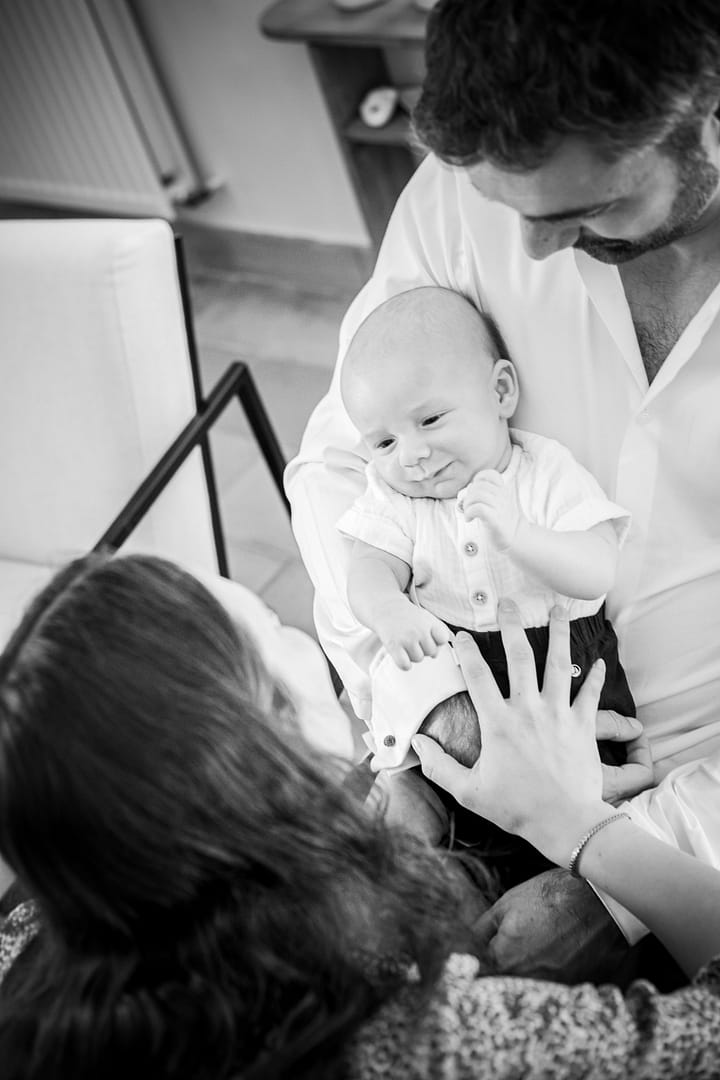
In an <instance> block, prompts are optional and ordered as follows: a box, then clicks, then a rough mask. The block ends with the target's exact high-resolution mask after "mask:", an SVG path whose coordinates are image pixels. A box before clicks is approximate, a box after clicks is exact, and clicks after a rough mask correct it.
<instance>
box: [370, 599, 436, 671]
mask: <svg viewBox="0 0 720 1080" xmlns="http://www.w3.org/2000/svg"><path fill="white" fill-rule="evenodd" d="M374 630H375V632H376V634H377V635H378V637H379V638H380V640H381V641H382V643H383V645H384V646H385V648H386V649H387V651H388V652H389V653H390V655H391V656H392V658H393V660H394V661H395V663H396V664H397V666H398V667H399V668H401V669H402V670H403V671H408V670H409V669H410V666H411V665H412V664H413V663H419V662H420V660H422V659H423V657H424V656H436V655H437V651H438V646H439V645H444V644H445V643H446V642H448V641H450V640H451V637H452V635H451V633H450V631H449V630H448V628H447V626H446V625H445V623H444V622H442V620H441V619H438V618H437V617H436V616H435V615H431V614H430V612H429V611H425V609H424V608H421V607H417V606H416V605H415V604H413V602H412V601H411V600H408V598H407V597H406V596H403V597H402V598H401V600H400V601H399V602H398V603H392V604H388V605H386V606H384V607H383V608H381V609H380V610H379V611H378V612H377V613H376V616H375V626H374Z"/></svg>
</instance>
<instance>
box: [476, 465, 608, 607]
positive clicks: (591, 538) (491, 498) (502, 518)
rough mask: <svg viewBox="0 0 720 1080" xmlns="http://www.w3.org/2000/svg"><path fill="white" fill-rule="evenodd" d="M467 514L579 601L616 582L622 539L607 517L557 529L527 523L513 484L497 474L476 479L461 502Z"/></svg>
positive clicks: (524, 562)
mask: <svg viewBox="0 0 720 1080" xmlns="http://www.w3.org/2000/svg"><path fill="white" fill-rule="evenodd" d="M463 510H464V514H465V518H466V520H468V521H472V520H474V519H475V518H480V519H481V520H482V521H484V522H485V524H486V525H487V527H488V529H489V530H490V532H491V534H492V536H493V539H494V540H495V542H496V543H497V544H498V546H499V547H500V548H501V549H502V550H503V551H507V552H508V553H509V554H511V555H512V556H513V558H515V559H517V561H518V562H519V563H520V564H521V565H522V566H523V567H524V568H525V569H526V570H529V571H530V572H531V573H532V574H534V575H535V577H537V578H539V579H540V581H542V582H544V583H545V585H547V586H548V587H549V588H551V589H552V590H553V591H554V592H558V593H562V595H563V596H572V597H575V598H576V599H578V600H594V599H595V598H596V597H598V596H603V595H604V594H605V593H606V592H607V591H608V589H609V588H610V587H611V586H612V584H613V582H614V580H615V570H616V567H617V559H618V539H617V533H616V532H615V528H614V526H613V525H612V523H611V522H609V521H602V522H600V523H599V524H598V525H594V526H593V527H592V528H590V529H586V530H580V531H573V532H559V531H556V530H554V529H546V528H545V527H544V526H542V525H535V524H533V523H532V522H530V521H528V519H527V518H526V517H525V515H524V514H523V513H522V511H521V509H520V507H519V505H518V500H517V493H516V491H515V488H514V486H513V485H512V484H505V483H503V481H502V479H501V476H500V474H499V473H496V472H485V473H481V474H479V475H478V476H476V477H475V479H474V480H473V481H472V483H471V484H470V486H469V488H468V490H467V494H466V496H465V498H464V501H463Z"/></svg>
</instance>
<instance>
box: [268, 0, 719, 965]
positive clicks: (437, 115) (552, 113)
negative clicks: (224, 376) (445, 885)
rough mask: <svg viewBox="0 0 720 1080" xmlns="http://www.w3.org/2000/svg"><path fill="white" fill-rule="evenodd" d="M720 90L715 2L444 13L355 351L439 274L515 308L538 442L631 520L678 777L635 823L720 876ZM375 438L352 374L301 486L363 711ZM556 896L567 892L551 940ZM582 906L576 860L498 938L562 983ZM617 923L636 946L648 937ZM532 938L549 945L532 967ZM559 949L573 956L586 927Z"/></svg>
mask: <svg viewBox="0 0 720 1080" xmlns="http://www.w3.org/2000/svg"><path fill="white" fill-rule="evenodd" d="M719 99H720V8H718V6H717V4H716V3H715V2H714V0H666V2H664V3H663V4H661V5H657V4H651V3H648V2H641V0H624V2H623V3H619V2H614V0H576V2H574V3H572V4H567V3H566V2H564V0H441V2H440V3H439V4H438V5H437V7H436V8H435V9H434V11H433V12H432V14H431V16H430V18H429V22H428V37H427V77H426V80H425V85H424V88H423V93H422V96H421V99H420V101H419V103H418V106H417V109H416V114H415V126H416V130H417V133H418V136H419V138H420V139H421V141H422V142H423V143H424V144H425V145H426V146H427V148H428V149H430V150H431V151H432V154H431V156H429V157H428V158H427V159H426V160H425V162H424V163H423V164H422V165H421V167H420V168H419V169H418V171H417V173H416V175H415V176H414V177H413V179H412V180H411V182H410V184H409V185H408V188H407V189H406V191H405V192H404V194H403V195H402V196H401V198H400V200H399V202H398V206H397V208H396V210H395V213H394V215H393V217H392V219H391V222H390V224H389V226H388V231H387V234H386V237H385V240H384V242H383V245H382V248H381V251H380V255H379V258H378V263H377V267H376V270H375V273H374V275H373V277H372V279H371V281H370V282H369V283H368V285H367V286H366V287H365V289H364V290H363V291H362V292H361V293H360V295H359V296H358V298H357V299H356V301H355V302H354V304H353V305H352V306H351V308H350V310H349V311H348V314H347V317H346V319H345V321H344V323H343V327H342V331H341V348H340V356H341V357H342V355H343V353H344V350H345V348H346V347H347V344H348V341H349V339H350V337H351V336H352V334H353V332H354V330H355V329H356V328H357V326H358V325H359V323H360V321H361V320H362V319H363V318H364V317H365V316H366V315H367V314H368V312H369V311H371V310H372V309H373V308H374V307H376V306H377V305H378V304H379V303H380V302H381V301H382V300H384V299H385V298H386V297H388V296H389V295H392V294H394V293H397V292H401V291H403V290H405V289H409V288H414V287H417V286H418V285H423V284H439V285H443V286H446V287H449V288H452V289H456V290H458V291H459V292H461V293H463V294H464V295H466V296H467V297H468V298H469V299H471V300H472V301H473V302H474V303H475V304H477V305H478V306H479V307H481V308H484V309H486V310H488V311H489V312H490V313H491V314H492V315H493V316H494V317H495V319H496V321H497V323H498V324H499V327H500V330H501V333H502V334H503V336H504V337H505V338H506V340H507V342H508V346H509V349H510V354H511V355H512V357H513V358H514V360H515V361H516V363H517V367H518V370H519V376H520V382H521V387H522V395H521V397H522V403H521V405H520V408H519V410H518V414H517V417H516V422H517V425H518V427H520V428H525V429H527V430H530V431H535V432H538V433H539V434H541V435H546V436H550V437H552V438H556V439H558V440H559V441H561V442H563V443H565V444H566V445H567V446H568V447H569V448H570V449H571V450H572V452H573V453H574V455H575V456H576V458H577V459H578V460H579V461H580V462H581V463H582V464H583V465H585V466H586V467H587V468H588V469H589V470H590V471H591V472H592V473H594V475H595V476H596V477H597V479H598V480H599V481H600V483H601V484H602V485H603V487H604V488H605V491H606V492H607V494H608V495H609V497H610V498H612V499H614V500H615V501H616V502H618V503H619V504H621V505H622V506H624V507H626V508H627V509H629V510H630V511H631V513H632V515H633V526H632V530H631V534H630V538H629V541H628V543H627V545H626V547H625V550H624V552H623V554H622V558H621V563H620V570H619V577H618V581H617V584H616V587H615V588H614V589H613V591H612V593H611V594H610V597H609V603H608V613H609V615H610V617H611V619H612V620H613V622H614V624H615V627H616V629H617V632H618V637H619V640H620V652H621V659H622V661H623V664H624V666H625V669H626V671H627V674H628V678H629V682H630V686H631V689H632V692H633V694H634V696H635V700H636V703H637V706H638V715H639V718H640V720H641V721H642V723H643V725H644V727H645V731H646V733H647V735H648V736H649V738H650V742H651V745H652V749H653V756H654V758H655V765H656V780H660V779H662V778H663V777H664V776H666V775H667V774H669V773H671V770H674V769H675V768H676V767H678V766H679V767H680V769H679V772H677V773H676V772H672V775H671V776H670V777H669V779H668V781H666V782H664V783H662V784H661V785H660V786H659V787H658V788H656V789H654V790H653V792H651V793H645V794H643V795H641V796H638V797H636V798H635V799H631V800H630V801H629V803H628V804H627V807H626V808H629V809H630V812H631V813H632V814H633V816H634V817H635V819H636V820H637V821H639V822H640V823H642V824H643V825H645V827H647V828H648V829H650V830H651V831H655V832H656V833H657V834H658V835H660V836H665V837H666V838H667V839H668V840H670V841H671V842H673V843H675V844H677V845H678V846H681V847H683V848H685V850H688V851H694V852H695V853H696V854H699V855H700V856H701V857H703V858H705V859H706V860H708V861H711V862H714V863H715V865H720V820H717V819H718V811H716V810H715V808H714V807H715V803H720V798H718V795H719V794H720V791H719V790H718V788H717V786H716V785H717V783H718V782H719V778H720V767H717V768H716V769H715V771H713V770H714V768H715V767H714V766H713V764H712V758H711V755H712V754H713V753H715V752H716V751H719V750H720V708H718V702H720V421H719V420H718V412H720V362H718V357H720V287H719V283H720V171H719V170H720V128H719V125H718V120H717V118H716V109H717V108H718V100H719ZM357 443H358V440H357V433H355V432H354V430H353V428H352V427H351V425H350V424H349V421H348V420H347V418H346V417H345V416H344V415H343V412H342V407H341V404H340V401H339V394H338V380H337V378H336V379H335V381H334V383H333V386H332V388H331V391H330V393H329V395H328V396H327V398H325V400H324V401H323V402H321V404H320V405H319V406H318V408H317V410H316V412H315V414H314V415H313V417H312V419H311V421H310V423H309V425H308V429H307V432H306V435H305V439H304V441H303V445H302V448H301V451H300V454H299V456H298V457H297V458H296V459H295V461H294V462H293V463H292V464H291V466H290V467H289V470H288V492H289V495H290V498H291V501H292V503H293V510H294V521H295V529H296V535H297V538H298V543H299V545H300V549H301V551H302V553H303V557H304V559H305V561H306V563H307V565H308V569H309V571H310V573H311V576H312V577H313V580H314V583H315V586H316V590H317V594H316V618H317V625H318V629H319V632H320V635H321V638H322V640H323V644H324V645H325V648H326V649H327V651H328V653H329V654H330V655H331V657H332V659H333V661H334V663H335V664H336V666H337V667H338V670H339V671H340V673H341V676H342V677H343V680H344V681H345V683H346V685H347V687H348V690H349V692H350V694H351V697H352V699H353V701H354V703H355V706H356V709H357V710H358V711H359V713H360V715H364V716H367V715H368V706H369V703H368V679H367V670H368V667H369V664H370V662H371V660H372V657H373V655H374V653H375V651H376V648H377V645H376V642H374V641H373V640H372V638H371V637H370V635H369V634H368V633H367V632H365V631H363V629H362V628H360V627H358V625H357V624H356V623H355V622H354V620H353V619H352V617H351V616H350V614H349V611H348V609H347V606H346V604H345V601H344V594H343V585H344V566H345V561H346V558H347V553H346V550H345V548H344V546H343V541H342V539H341V538H340V537H339V535H337V534H336V532H335V528H334V526H335V522H336V521H337V519H338V518H339V517H340V515H341V513H342V512H343V510H344V509H345V507H346V506H347V505H349V503H350V502H351V501H352V499H353V498H354V497H355V495H356V494H357V492H358V490H359V489H360V488H361V486H362V472H361V470H362V466H363V462H362V461H361V460H360V459H359V458H358V456H357V455H358V450H357ZM622 782H623V781H622V780H621V783H622ZM618 794H629V792H628V790H627V789H625V790H619V791H618ZM538 895H540V896H541V897H542V898H543V899H544V898H546V897H547V896H548V895H550V898H551V901H552V903H551V906H550V908H549V909H548V910H549V912H550V914H549V917H548V920H547V924H545V925H543V926H542V927H540V928H538V926H537V921H538V918H539V916H538V904H537V902H536V900H537V897H538ZM568 903H569V904H570V905H571V906H573V907H574V910H575V911H576V912H577V911H578V910H579V911H580V913H579V914H578V937H579V936H581V935H582V934H583V933H585V932H586V931H585V930H584V929H582V930H581V929H580V928H581V927H586V926H587V925H588V924H592V927H593V931H592V932H593V933H594V932H595V931H596V930H597V928H598V927H601V926H602V925H603V920H605V922H606V923H607V921H608V916H607V915H606V914H605V912H604V909H603V908H602V907H601V905H600V903H599V901H598V900H597V899H596V898H595V897H594V896H593V895H592V894H591V893H590V891H589V890H586V891H585V892H584V893H582V894H579V893H578V892H577V888H576V883H574V882H572V881H571V880H570V879H569V878H568V876H567V875H564V874H562V873H561V872H559V871H558V872H554V876H553V877H552V881H548V879H546V878H545V876H544V875H543V877H542V878H539V879H534V880H533V881H530V882H527V883H526V884H525V885H522V886H519V887H518V888H517V889H515V890H512V892H511V893H508V894H507V896H506V897H504V898H502V899H501V901H500V902H499V904H498V905H497V907H496V911H495V914H494V916H493V918H492V919H491V920H490V928H489V930H488V932H489V933H492V934H494V935H495V937H494V938H493V941H492V943H491V950H494V952H495V955H496V957H497V958H498V962H499V963H500V964H501V965H502V966H504V967H505V968H506V969H511V970H512V969H517V970H524V971H526V972H527V973H534V974H552V973H553V970H554V969H553V963H554V961H553V960H552V958H551V957H552V955H557V953H556V951H555V952H554V950H553V948H551V947H549V948H548V950H547V951H544V948H543V944H542V939H543V935H547V934H550V936H551V937H552V931H553V927H557V928H560V926H561V922H560V920H558V919H556V918H555V911H556V910H557V909H562V908H563V906H564V905H567V904H568ZM580 909H581V910H580ZM614 914H615V916H616V918H617V919H618V922H619V924H620V926H621V927H622V928H623V930H624V932H625V933H626V936H627V937H628V939H629V940H636V939H637V938H638V936H639V935H640V934H641V933H642V928H640V927H639V924H635V923H634V922H633V920H631V919H630V918H629V917H627V916H626V915H625V914H624V913H622V912H620V911H618V910H617V909H614ZM529 924H532V926H531V929H532V931H533V933H534V935H535V937H536V940H537V941H538V942H540V944H538V951H537V953H536V955H535V956H534V957H532V958H530V959H528V958H527V957H526V956H525V945H526V940H527V934H528V925H529ZM561 936H562V937H563V939H564V940H565V943H566V944H567V943H568V941H569V942H570V945H569V952H573V951H574V949H575V939H574V938H573V935H568V934H567V932H566V930H565V928H563V929H562V930H561ZM549 957H550V959H549ZM565 974H566V975H567V972H565Z"/></svg>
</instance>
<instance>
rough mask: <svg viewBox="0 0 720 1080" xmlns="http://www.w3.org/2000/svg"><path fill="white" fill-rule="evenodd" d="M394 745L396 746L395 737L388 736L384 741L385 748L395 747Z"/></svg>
mask: <svg viewBox="0 0 720 1080" xmlns="http://www.w3.org/2000/svg"><path fill="white" fill-rule="evenodd" d="M394 745H395V736H394V735H386V736H385V738H384V739H383V746H394Z"/></svg>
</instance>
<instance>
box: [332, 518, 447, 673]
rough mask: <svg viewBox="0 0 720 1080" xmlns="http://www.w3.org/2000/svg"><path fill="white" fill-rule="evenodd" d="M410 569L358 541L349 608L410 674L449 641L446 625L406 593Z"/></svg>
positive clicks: (349, 585) (352, 562)
mask: <svg viewBox="0 0 720 1080" xmlns="http://www.w3.org/2000/svg"><path fill="white" fill-rule="evenodd" d="M409 582H410V567H409V566H408V565H407V563H405V562H403V560H402V559H398V558H397V556H395V555H390V554H389V553H388V552H387V551H381V550H380V548H376V547H372V546H371V545H370V544H365V543H363V541H362V540H356V541H355V544H354V546H353V551H352V555H351V556H350V567H349V573H348V583H347V598H348V603H349V605H350V607H351V609H352V612H353V614H354V616H355V618H356V619H358V620H359V621H360V622H361V623H363V625H364V626H367V627H368V628H369V629H370V630H373V631H374V632H375V633H376V634H377V636H378V637H379V638H380V640H381V641H382V643H383V645H384V646H385V648H386V649H387V651H388V652H389V653H390V655H391V656H392V658H393V660H394V661H395V663H396V664H397V665H398V667H400V668H402V669H403V670H405V671H407V669H408V668H409V667H410V664H411V663H413V662H417V661H419V660H422V658H423V656H435V655H436V653H437V649H438V645H442V644H444V643H445V642H447V641H449V640H450V631H449V630H448V628H447V626H446V625H445V623H444V622H442V621H441V620H440V619H438V618H436V616H435V615H432V614H431V613H430V612H429V611H425V609H424V608H421V607H418V606H417V605H416V604H413V602H412V600H410V598H409V597H408V596H407V594H406V592H405V590H406V589H407V587H408V584H409Z"/></svg>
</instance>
